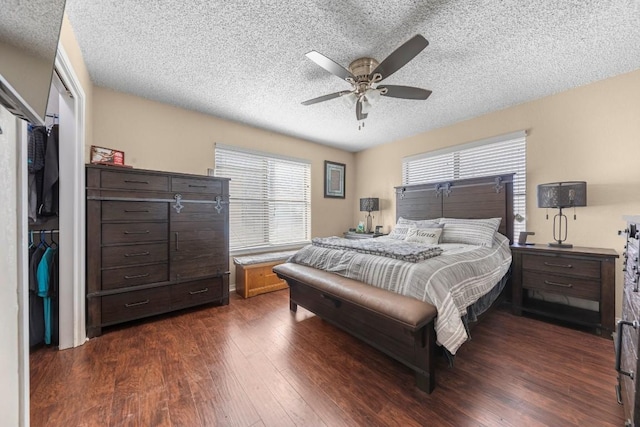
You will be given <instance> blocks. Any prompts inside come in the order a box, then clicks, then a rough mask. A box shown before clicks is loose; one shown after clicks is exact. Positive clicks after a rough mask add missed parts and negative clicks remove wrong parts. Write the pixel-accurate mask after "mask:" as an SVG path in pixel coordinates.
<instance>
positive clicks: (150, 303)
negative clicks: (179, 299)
mask: <svg viewBox="0 0 640 427" xmlns="http://www.w3.org/2000/svg"><path fill="white" fill-rule="evenodd" d="M170 307H171V304H170V291H169V287H168V286H163V287H160V288H153V289H145V290H142V291H134V292H125V293H122V294H116V295H109V296H104V297H102V323H103V324H110V323H119V322H124V321H127V320H133V319H139V318H141V317H146V316H151V315H153V314H158V313H164V312H166V311H168V310H169V309H170Z"/></svg>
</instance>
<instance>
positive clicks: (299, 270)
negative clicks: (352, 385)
mask: <svg viewBox="0 0 640 427" xmlns="http://www.w3.org/2000/svg"><path fill="white" fill-rule="evenodd" d="M396 219H397V224H396V228H397V230H398V232H399V233H401V232H405V233H406V232H408V233H409V236H410V237H414V234H415V233H416V228H419V229H421V228H424V229H426V230H436V229H439V230H440V232H439V233H445V232H446V233H448V234H447V239H446V241H447V242H451V243H445V244H437V245H435V246H434V245H429V244H427V243H428V241H422V240H419V239H418V242H419V244H417V245H409V244H408V243H406V242H405V241H400V238H402V237H403V236H400V238H399V236H398V235H397V234H398V233H395V231H394V233H395V234H396V235H395V236H393V234H394V233H392V236H390V237H389V238H387V239H392V238H393V237H395V238H396V239H395V240H396V242H397V243H394V242H387V243H384V242H383V240H380V239H384V238H377V239H366V240H369V241H370V242H369V243H365V242H363V241H350V242H345V241H344V239H338V238H334V239H331V238H329V239H314V244H313V245H309V246H307V247H305V248H303V249H302V250H300V251H299V252H298V253H297V254H296V255H294V256H293V257H292V258H291V259H290V260H289V261H290V262H287V263H285V264H281V265H280V266H277V267H275V268H274V272H276V274H278V276H280V277H281V278H282V279H284V280H286V281H287V282H288V284H289V287H290V308H291V310H292V311H296V309H297V306H298V305H300V306H302V307H304V308H306V309H308V310H310V311H312V312H314V313H315V314H316V315H318V316H320V317H321V318H323V319H324V320H326V321H329V322H330V323H333V324H334V325H336V326H338V327H340V328H342V329H344V330H346V331H347V332H349V333H351V334H352V335H354V336H356V337H358V338H360V339H362V340H363V341H365V342H367V343H369V344H370V345H372V346H374V347H375V348H377V349H379V350H381V351H382V352H384V353H386V354H388V355H390V356H391V357H393V358H394V359H396V360H398V361H400V362H402V363H404V364H405V365H407V366H409V367H410V368H411V369H413V370H414V372H415V375H416V385H417V387H418V388H420V389H422V390H424V391H426V392H428V393H430V392H431V391H432V390H433V388H434V387H435V372H434V350H435V348H436V345H442V346H444V347H445V349H446V350H447V353H449V354H455V352H456V351H457V350H458V348H459V347H460V345H462V343H464V341H466V340H467V334H468V328H467V320H474V319H475V318H476V316H477V315H478V314H480V313H482V312H483V311H485V310H486V309H487V307H489V306H490V305H491V303H492V302H493V301H495V300H496V298H497V297H498V295H499V294H500V292H501V291H502V289H503V288H504V285H505V282H506V279H507V276H508V270H509V267H510V264H511V256H510V251H509V244H510V243H511V242H512V241H513V175H512V174H505V175H498V176H490V177H484V178H473V179H463V180H450V181H443V182H433V183H427V184H420V185H413V186H402V187H397V188H396ZM489 219H492V220H489ZM465 220H472V221H465ZM441 222H444V223H445V225H444V228H442V225H441V224H440V223H441ZM404 223H408V224H409V226H408V227H406V230H403V229H402V227H403V225H401V224H404ZM469 223H472V224H473V226H474V227H475V225H476V223H479V224H481V225H482V226H486V227H494V225H495V228H494V230H495V229H497V233H495V234H491V241H490V242H487V239H488V238H489V237H488V235H486V233H485V234H483V233H479V234H478V236H476V235H475V231H474V230H475V229H473V230H472V231H471V232H470V233H469V234H468V235H465V234H464V233H462V234H460V232H464V231H465V230H467V229H465V227H466V226H467V225H468V224H469ZM416 224H419V225H416ZM430 224H440V225H430ZM498 224H499V225H498ZM411 233H414V234H411ZM418 233H420V232H418ZM456 233H458V235H456ZM423 234H424V235H428V234H429V232H424V233H423ZM436 234H438V233H436ZM443 237H444V236H443ZM476 237H477V238H478V239H480V240H478V242H476V241H475V240H474V239H476ZM469 239H471V241H472V242H473V243H474V244H473V245H469V244H468V243H469V242H468V240H469ZM456 240H460V241H459V242H458V241H456ZM341 241H342V242H341ZM373 241H378V242H377V243H375V242H373ZM436 241H437V240H436ZM424 242H427V243H425V244H421V243H424ZM480 242H482V245H484V246H477V245H478V244H480ZM344 244H347V245H351V246H353V247H350V248H346V249H345V248H341V247H340V245H344ZM334 245H337V246H334ZM410 246H411V247H410ZM428 248H431V249H430V250H429V249H428ZM434 248H435V250H434ZM438 250H439V252H438ZM380 251H382V252H389V253H387V254H385V256H379V255H380V253H379V252H380ZM434 252H438V253H434ZM469 257H470V259H467V258H469ZM484 264H487V265H488V266H489V267H488V268H487V269H484V270H479V271H475V270H474V269H475V268H476V266H477V267H478V268H479V267H482V265H484ZM472 270H473V271H472ZM445 276H446V277H445ZM471 276H473V279H471ZM440 282H442V284H440ZM478 283H479V285H478ZM471 284H472V285H473V287H468V286H470V285H471ZM427 290H428V292H427Z"/></svg>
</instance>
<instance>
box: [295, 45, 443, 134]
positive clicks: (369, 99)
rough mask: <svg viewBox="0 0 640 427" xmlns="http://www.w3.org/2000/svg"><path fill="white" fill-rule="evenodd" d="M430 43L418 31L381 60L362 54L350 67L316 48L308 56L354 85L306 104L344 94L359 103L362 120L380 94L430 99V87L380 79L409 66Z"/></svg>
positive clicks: (357, 117) (310, 100)
mask: <svg viewBox="0 0 640 427" xmlns="http://www.w3.org/2000/svg"><path fill="white" fill-rule="evenodd" d="M428 45H429V42H428V41H427V39H425V38H424V37H422V36H421V35H420V34H417V35H415V36H413V37H412V38H411V39H410V40H409V41H407V42H405V43H404V44H403V45H402V46H400V47H399V48H397V49H396V50H395V51H393V52H392V53H391V55H389V56H388V57H387V58H386V59H385V60H384V61H382V62H380V63H379V62H378V61H376V60H375V59H373V58H367V57H365V58H358V59H356V60H355V61H353V62H351V64H349V68H348V69H346V68H344V67H343V66H342V65H340V64H338V63H337V62H335V61H333V60H332V59H329V58H327V57H326V56H324V55H323V54H321V53H318V52H316V51H315V50H312V51H311V52H309V53H307V54H306V56H307V58H309V59H310V60H312V61H313V62H315V63H316V64H318V65H319V66H321V67H322V68H324V69H325V70H327V71H328V72H330V73H331V74H333V75H335V76H338V77H340V78H341V79H343V80H345V81H347V82H348V83H350V84H351V86H352V89H351V90H343V91H340V92H335V93H330V94H328V95H323V96H319V97H317V98H313V99H309V100H307V101H304V102H303V103H302V105H311V104H317V103H318V102H323V101H328V100H330V99H334V98H339V97H342V98H343V99H344V100H345V101H347V103H349V104H350V105H352V106H353V105H354V104H355V107H356V119H357V120H358V121H362V120H364V119H366V118H367V115H368V113H369V111H370V110H371V105H372V103H375V102H376V101H377V100H378V99H379V98H380V96H389V97H392V98H403V99H419V100H424V99H427V98H428V97H429V95H431V91H430V90H426V89H421V88H417V87H411V86H396V85H381V84H380V83H381V82H382V81H383V80H384V79H386V78H387V77H389V76H390V75H391V74H393V73H395V72H396V71H398V70H399V69H400V68H402V67H403V66H405V65H406V64H407V63H408V62H409V61H411V60H412V59H413V58H414V57H415V56H416V55H417V54H419V53H420V52H421V51H422V50H423V49H424V48H425V47H427V46H428ZM363 126H364V123H363Z"/></svg>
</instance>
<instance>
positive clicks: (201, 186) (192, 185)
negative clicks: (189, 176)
mask: <svg viewBox="0 0 640 427" xmlns="http://www.w3.org/2000/svg"><path fill="white" fill-rule="evenodd" d="M189 187H191V188H207V186H206V185H195V184H189Z"/></svg>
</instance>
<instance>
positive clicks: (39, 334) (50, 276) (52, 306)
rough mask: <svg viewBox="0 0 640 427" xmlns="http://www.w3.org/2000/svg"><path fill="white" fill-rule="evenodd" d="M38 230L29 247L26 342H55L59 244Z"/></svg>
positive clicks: (48, 343)
mask: <svg viewBox="0 0 640 427" xmlns="http://www.w3.org/2000/svg"><path fill="white" fill-rule="evenodd" d="M57 246H58V245H57V243H55V242H54V241H53V239H52V244H51V245H49V244H47V243H46V241H45V239H44V232H41V236H40V243H39V244H38V245H37V246H36V247H32V248H30V250H29V254H30V260H29V345H30V346H34V345H37V344H40V343H42V342H44V343H45V344H47V345H50V344H57V343H58V247H57Z"/></svg>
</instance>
